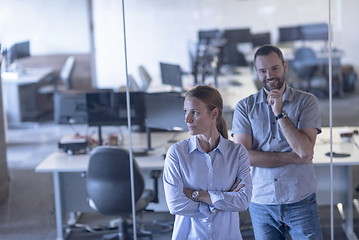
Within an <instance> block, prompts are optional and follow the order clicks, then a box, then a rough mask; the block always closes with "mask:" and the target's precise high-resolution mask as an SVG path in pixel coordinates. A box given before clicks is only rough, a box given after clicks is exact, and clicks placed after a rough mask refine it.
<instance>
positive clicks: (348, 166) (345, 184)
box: [35, 128, 359, 240]
mask: <svg viewBox="0 0 359 240" xmlns="http://www.w3.org/2000/svg"><path fill="white" fill-rule="evenodd" d="M340 129H341V128H333V151H334V152H338V153H339V152H341V153H344V152H345V153H350V154H351V156H350V157H347V158H333V175H334V182H333V190H334V204H337V203H342V204H343V210H342V211H341V213H342V214H343V219H344V224H343V228H344V230H345V233H346V234H347V237H348V239H356V237H355V234H354V233H353V187H352V167H353V166H355V165H359V149H358V148H357V147H356V146H355V144H354V143H353V142H342V141H341V139H340V137H339V132H340ZM173 136H174V137H173ZM187 137H189V135H188V134H187V133H179V134H176V135H174V133H168V132H166V133H164V132H163V133H153V136H152V138H153V146H154V148H155V151H152V152H150V153H149V155H148V156H144V157H136V160H137V162H138V164H139V166H140V167H141V169H142V170H143V173H144V175H145V179H146V188H152V181H151V179H150V178H149V173H150V171H151V170H155V169H159V170H162V169H163V164H164V160H163V154H164V153H165V152H166V149H167V148H168V146H169V145H171V143H167V140H168V139H169V138H174V140H182V139H185V138H187ZM145 138H146V137H145V135H144V134H137V133H136V134H134V138H133V142H135V143H136V144H138V145H139V146H145V145H146V141H145ZM124 146H125V147H126V146H127V145H126V144H125V145H124ZM134 147H136V146H134ZM329 150H330V145H329V128H323V132H322V133H321V134H320V135H318V139H317V144H316V146H315V156H314V166H315V171H316V174H317V180H318V192H317V200H318V204H319V205H329V204H330V158H329V157H327V156H325V153H326V152H329ZM87 166H88V155H74V156H69V155H66V154H65V153H63V152H54V153H52V154H51V155H49V156H48V157H47V158H46V159H45V160H44V161H43V162H41V163H40V164H39V165H38V166H37V167H36V169H35V171H36V172H39V173H41V172H45V173H52V175H53V181H54V195H55V208H56V228H57V239H58V240H59V239H64V238H63V237H64V233H63V218H64V214H65V213H66V212H88V211H93V210H92V209H91V208H90V207H89V206H88V203H87V200H86V197H87V193H86V184H85V178H84V173H85V172H86V171H87ZM162 184H163V183H162V181H159V201H160V204H159V205H157V204H151V205H150V206H149V208H150V209H154V210H155V211H168V210H167V206H166V203H165V198H164V192H163V185H162ZM340 210H341V209H340Z"/></svg>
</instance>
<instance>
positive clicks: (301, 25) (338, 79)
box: [125, 0, 359, 239]
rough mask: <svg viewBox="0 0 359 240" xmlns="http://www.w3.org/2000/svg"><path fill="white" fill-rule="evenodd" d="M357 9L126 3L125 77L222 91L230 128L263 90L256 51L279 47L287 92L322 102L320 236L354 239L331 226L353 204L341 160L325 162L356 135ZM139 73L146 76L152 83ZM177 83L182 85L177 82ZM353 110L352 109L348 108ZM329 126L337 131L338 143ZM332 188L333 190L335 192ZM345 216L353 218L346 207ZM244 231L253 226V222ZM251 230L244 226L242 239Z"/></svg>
mask: <svg viewBox="0 0 359 240" xmlns="http://www.w3.org/2000/svg"><path fill="white" fill-rule="evenodd" d="M354 5H357V3H356V2H355V1H346V2H344V1H340V0H337V1H332V2H330V1H325V0H316V1H309V0H305V1H301V2H300V4H298V3H297V2H292V1H289V2H288V1H261V2H260V4H258V2H253V1H234V0H233V1H226V3H225V4H224V3H222V2H219V1H214V0H212V1H171V2H168V1H165V0H156V1H150V2H148V1H144V0H135V1H127V2H125V6H126V7H125V17H126V34H127V35H126V36H127V50H128V57H127V64H128V73H129V75H131V77H133V79H134V81H136V82H137V83H138V85H144V86H146V91H147V92H158V91H161V92H162V91H175V92H181V91H183V90H184V91H185V90H186V89H188V88H190V87H192V86H194V85H195V84H210V85H213V86H215V87H217V88H218V89H219V90H220V91H222V92H225V96H224V101H225V108H226V112H225V117H226V120H227V124H228V127H229V129H230V127H231V123H232V111H233V108H234V106H235V104H236V103H237V101H239V100H240V99H242V98H244V97H246V96H248V95H249V94H252V93H254V92H256V91H257V89H259V88H260V87H261V84H260V83H259V82H258V81H257V77H256V74H255V72H254V71H253V54H254V52H255V50H256V48H257V47H258V46H260V45H262V44H266V43H271V44H275V45H277V46H279V47H280V48H281V49H282V51H283V53H284V57H285V60H287V61H288V63H289V70H288V73H287V75H286V79H287V83H288V84H289V86H291V87H294V88H297V89H300V90H303V91H307V92H311V93H313V94H314V95H315V96H316V97H317V99H318V101H319V106H320V110H321V116H322V117H321V119H322V127H323V129H322V130H323V133H322V134H321V135H318V138H317V143H316V145H319V147H318V149H317V147H316V152H317V153H316V155H315V158H320V159H325V161H326V163H325V164H324V163H322V162H321V161H322V160H320V161H319V162H318V163H316V162H317V159H314V160H313V161H314V164H315V170H316V172H317V178H318V194H317V200H318V204H319V213H320V218H321V224H322V227H323V236H325V237H324V238H325V239H328V238H329V237H334V235H335V236H341V235H345V232H346V233H347V235H348V236H349V235H350V234H351V232H352V229H350V226H348V225H347V226H346V227H347V228H346V229H344V230H343V229H342V228H341V226H340V223H338V222H334V223H333V222H332V221H333V217H336V216H337V214H338V211H337V210H338V209H339V210H341V209H340V206H343V205H339V208H337V207H336V204H337V203H338V202H345V201H347V202H346V203H345V204H347V205H348V204H349V205H350V200H348V199H347V197H348V194H347V191H337V190H338V183H337V181H336V180H338V179H342V178H344V176H343V172H342V170H338V169H337V168H336V165H335V163H336V161H337V158H335V157H332V158H325V155H324V154H325V153H327V152H330V151H331V150H333V149H334V150H335V149H336V146H335V144H336V143H338V142H336V141H342V140H343V139H340V137H338V134H339V131H341V127H343V126H352V128H350V131H352V129H353V128H355V127H356V126H358V122H359V117H358V116H359V111H358V109H357V106H358V104H355V103H358V101H357V96H356V95H357V91H358V90H357V84H356V82H357V75H356V73H357V71H358V62H357V61H358V60H357V59H356V58H355V57H354V56H355V53H356V52H357V51H356V49H357V48H358V47H357V46H356V45H355V43H356V42H357V41H356V40H357V38H358V36H357V34H355V32H354V31H353V30H352V29H353V28H352V27H353V25H352V23H353V22H355V20H356V18H355V17H354V16H355V14H354V10H353V9H355V7H354ZM329 33H331V35H330V34H329ZM329 36H330V37H329ZM329 58H330V59H329ZM161 64H162V65H163V64H170V65H173V66H176V67H178V66H179V67H180V68H181V70H182V78H181V81H182V87H180V88H178V87H176V86H175V87H174V86H173V85H168V84H166V83H163V82H162V77H163V73H162V72H161ZM140 69H145V71H146V76H147V78H144V77H143V73H141V70H140ZM148 79H151V80H150V81H149V80H148ZM176 81H177V83H176V84H177V85H178V79H177V78H176ZM330 94H332V95H331V96H330ZM349 105H350V106H351V107H350V108H349V109H348V108H347V107H344V106H349ZM351 108H354V109H353V111H352V110H351ZM348 112H350V113H348ZM331 114H332V116H333V117H332V118H331ZM331 119H332V120H331ZM331 125H332V126H334V130H333V133H332V134H333V135H332V138H333V139H331V131H330V128H329V127H330V126H331ZM339 128H340V129H339ZM176 140H180V139H179V138H177V139H176ZM331 142H334V147H333V146H332V145H331V144H330V143H331ZM320 145H325V146H323V147H320ZM168 146H169V145H168ZM163 149H165V148H163ZM164 153H165V152H164ZM333 162H334V164H333ZM331 164H332V165H331ZM355 170H356V168H355V167H353V171H355ZM353 176H355V174H354V175H353ZM331 177H332V179H333V180H331ZM348 181H349V180H348ZM349 182H351V183H353V184H354V185H353V186H352V191H353V192H354V195H356V194H357V193H356V190H355V187H356V184H357V183H358V182H359V181H358V180H356V179H355V177H353V180H352V181H349ZM329 183H331V184H332V185H333V184H334V186H333V193H331V188H330V184H329ZM342 183H343V182H342ZM342 183H341V184H342ZM339 185H340V184H339ZM332 194H333V195H332ZM331 196H333V199H332V198H331ZM161 201H164V199H160V203H159V205H157V207H158V209H159V211H162V210H166V206H165V205H164V206H163V207H164V208H165V209H162V208H161V207H160V206H161V205H163V204H164V203H163V202H161ZM348 201H349V202H348ZM331 202H332V203H334V205H335V206H334V211H332V209H331V208H330V207H328V206H330V203H331ZM345 204H344V205H345ZM155 208H156V207H155ZM343 211H347V214H348V213H349V212H348V210H347V209H345V207H344V210H343ZM242 215H243V216H244V217H243V219H242V220H243V221H244V219H245V218H246V217H247V218H248V216H246V213H243V214H241V216H242ZM333 215H335V216H333ZM247 224H248V225H250V221H249V222H247ZM248 225H246V223H243V224H242V228H243V231H244V232H245V231H247V230H246V227H248ZM332 231H333V232H332ZM248 234H249V235H250V234H251V233H248Z"/></svg>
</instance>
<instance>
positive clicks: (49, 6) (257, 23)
mask: <svg viewBox="0 0 359 240" xmlns="http://www.w3.org/2000/svg"><path fill="white" fill-rule="evenodd" d="M86 4H87V0H61V1H59V0H0V6H1V14H0V43H2V44H4V43H5V44H6V45H10V44H12V43H14V42H17V41H22V40H26V39H30V40H31V53H32V54H34V55H37V54H52V53H69V52H73V53H83V52H89V51H90V44H89V31H88V22H87V21H88V18H87V7H86ZM93 6H94V20H95V25H94V26H95V40H96V56H97V57H96V63H97V77H98V81H99V84H98V86H99V87H114V88H117V87H119V86H120V85H123V84H125V74H124V72H125V71H124V69H125V67H124V46H123V35H122V30H123V29H122V15H121V14H122V8H121V1H120V0H93ZM332 7H333V11H332V17H333V27H334V29H333V30H334V46H335V47H338V48H341V49H343V50H344V53H345V55H344V58H343V60H344V61H345V62H346V63H351V64H354V65H355V66H356V67H357V69H358V70H359V59H358V58H357V57H356V53H357V52H358V51H359V49H358V48H359V47H358V45H357V43H358V42H359V33H357V31H355V23H356V22H358V17H357V15H356V10H357V9H359V1H356V0H345V1H342V0H335V1H333V4H332ZM125 10H126V30H127V52H128V67H129V68H128V69H129V73H130V74H132V75H134V77H135V78H136V79H138V78H139V76H138V70H137V68H138V66H139V65H140V64H142V65H144V66H145V67H146V68H147V69H148V71H149V72H150V74H151V75H152V77H153V78H154V79H155V81H159V64H158V62H159V61H166V62H173V63H178V64H180V65H181V66H182V67H183V68H184V69H185V70H186V69H189V66H188V65H189V64H188V53H187V47H188V44H189V42H191V41H192V42H193V41H195V40H196V38H197V31H198V30H199V29H211V28H220V29H224V28H240V27H250V28H251V30H252V32H254V33H256V32H263V31H268V30H269V31H271V33H272V40H273V42H274V43H275V42H276V40H277V28H278V26H286V25H292V24H299V23H311V22H323V21H324V22H326V21H327V20H328V1H327V0H302V1H300V2H298V1H295V0H247V1H240V0H225V1H220V0H171V1H170V0H151V1H148V0H125ZM298 19H299V20H298Z"/></svg>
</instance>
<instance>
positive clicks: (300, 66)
mask: <svg viewBox="0 0 359 240" xmlns="http://www.w3.org/2000/svg"><path fill="white" fill-rule="evenodd" d="M293 67H294V69H295V70H296V72H297V74H298V76H299V77H300V78H310V77H312V76H313V75H314V73H315V72H316V70H317V69H318V61H317V56H316V54H315V52H314V50H313V49H311V48H309V47H301V48H298V49H297V50H296V51H295V53H294V60H293Z"/></svg>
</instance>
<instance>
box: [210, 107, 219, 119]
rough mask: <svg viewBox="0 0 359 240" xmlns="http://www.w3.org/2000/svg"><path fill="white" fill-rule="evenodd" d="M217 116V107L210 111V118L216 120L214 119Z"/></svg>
mask: <svg viewBox="0 0 359 240" xmlns="http://www.w3.org/2000/svg"><path fill="white" fill-rule="evenodd" d="M218 115H219V110H218V108H217V107H215V108H213V110H212V118H213V119H216V118H218Z"/></svg>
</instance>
